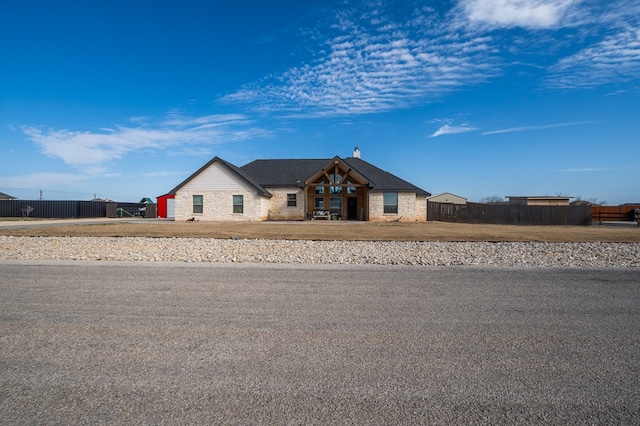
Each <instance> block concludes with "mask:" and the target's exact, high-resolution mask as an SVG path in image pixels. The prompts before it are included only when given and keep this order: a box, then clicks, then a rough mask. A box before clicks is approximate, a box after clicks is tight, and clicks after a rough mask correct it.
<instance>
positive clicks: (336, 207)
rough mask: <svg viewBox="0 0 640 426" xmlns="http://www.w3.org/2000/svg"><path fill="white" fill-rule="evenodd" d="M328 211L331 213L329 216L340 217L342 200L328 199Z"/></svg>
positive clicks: (336, 198)
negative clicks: (335, 215)
mask: <svg viewBox="0 0 640 426" xmlns="http://www.w3.org/2000/svg"><path fill="white" fill-rule="evenodd" d="M329 211H331V214H337V215H342V198H338V197H331V198H330V199H329Z"/></svg>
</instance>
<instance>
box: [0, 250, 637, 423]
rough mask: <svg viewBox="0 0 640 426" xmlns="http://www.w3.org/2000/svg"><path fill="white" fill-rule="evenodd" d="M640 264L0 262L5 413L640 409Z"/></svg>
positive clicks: (73, 418) (540, 416)
mask: <svg viewBox="0 0 640 426" xmlns="http://www.w3.org/2000/svg"><path fill="white" fill-rule="evenodd" d="M638 366H640V269H634V268H629V269H608V270H604V269H515V268H512V269H484V268H420V267H379V266H378V267H376V266H346V267H338V266H304V265H288V266H276V265H264V266H261V265H247V264H244V265H208V264H151V263H137V264H136V263H124V262H123V263H106V262H104V263H99V262H92V263H84V262H66V263H54V262H20V261H3V262H0V424H52V423H57V424H77V423H83V424H98V423H102V424H105V423H108V424H194V423H196V424H258V423H263V424H323V425H324V424H415V423H428V424H469V423H474V422H475V423H482V424H505V423H507V424H522V423H530V424H531V423H535V424H540V423H547V424H549V423H552V424H567V423H571V424H577V423H592V424H593V423H601V424H602V423H604V424H638V423H640V387H639V386H638V383H640V369H639V368H638Z"/></svg>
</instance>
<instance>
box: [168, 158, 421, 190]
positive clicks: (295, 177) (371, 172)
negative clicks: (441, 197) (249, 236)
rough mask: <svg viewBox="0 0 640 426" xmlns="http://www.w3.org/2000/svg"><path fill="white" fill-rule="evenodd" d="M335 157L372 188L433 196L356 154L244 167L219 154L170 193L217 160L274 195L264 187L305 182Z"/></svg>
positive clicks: (259, 162)
mask: <svg viewBox="0 0 640 426" xmlns="http://www.w3.org/2000/svg"><path fill="white" fill-rule="evenodd" d="M336 159H337V160H340V161H342V162H344V163H345V164H346V165H347V166H348V167H350V168H352V169H353V170H354V171H355V172H357V173H359V174H360V175H361V176H363V177H364V178H365V179H367V181H368V183H369V187H370V188H371V191H375V192H381V191H397V192H415V193H416V194H418V195H426V196H427V197H428V196H430V195H431V194H430V193H428V192H427V191H425V190H423V189H421V188H418V187H417V186H415V185H413V184H411V183H409V182H407V181H405V180H403V179H400V178H399V177H397V176H395V175H393V174H391V173H389V172H387V171H385V170H382V169H380V168H378V167H376V166H374V165H373V164H371V163H367V162H366V161H364V160H362V159H360V158H355V157H348V158H340V157H334V158H317V159H283V160H255V161H252V162H251V163H248V164H245V165H244V166H242V167H236V166H234V165H233V164H231V163H229V162H227V161H225V160H223V159H221V158H219V157H214V158H213V159H212V160H211V161H209V162H208V163H207V164H205V165H204V166H202V167H201V168H200V169H198V170H197V171H196V172H195V173H193V174H192V175H191V176H189V177H188V178H187V179H185V180H184V181H183V182H182V183H180V184H179V185H178V186H176V187H175V188H173V189H172V190H171V191H170V192H169V194H173V195H175V194H176V192H177V191H178V190H179V189H180V188H181V187H182V186H184V185H185V184H187V183H188V182H189V181H190V180H192V179H193V178H194V177H196V176H197V175H198V174H200V173H201V172H202V171H203V170H205V169H206V168H207V167H209V166H210V165H211V164H213V163H214V162H216V161H218V162H220V163H222V164H224V165H225V166H227V167H228V168H229V169H231V170H232V171H234V172H235V173H237V174H238V175H239V176H240V177H242V178H243V179H245V180H246V181H247V182H248V183H250V184H251V185H252V186H254V187H255V188H256V189H257V190H258V193H259V194H262V195H266V196H271V194H270V193H269V191H267V190H266V189H265V188H269V187H271V188H274V187H292V186H301V185H304V182H305V181H306V180H308V179H309V178H311V177H312V176H313V175H315V174H317V173H318V172H319V171H320V170H322V169H323V168H325V167H327V166H329V165H331V164H333V162H334V161H335V160H336Z"/></svg>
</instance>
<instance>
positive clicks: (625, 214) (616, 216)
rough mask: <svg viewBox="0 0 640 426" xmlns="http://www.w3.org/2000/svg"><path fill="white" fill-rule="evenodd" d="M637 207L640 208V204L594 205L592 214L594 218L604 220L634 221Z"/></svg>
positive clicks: (600, 221)
mask: <svg viewBox="0 0 640 426" xmlns="http://www.w3.org/2000/svg"><path fill="white" fill-rule="evenodd" d="M636 209H640V204H623V205H620V206H592V207H591V214H592V216H593V220H597V221H598V223H599V224H600V225H602V222H609V221H611V222H634V221H636V220H637V219H636Z"/></svg>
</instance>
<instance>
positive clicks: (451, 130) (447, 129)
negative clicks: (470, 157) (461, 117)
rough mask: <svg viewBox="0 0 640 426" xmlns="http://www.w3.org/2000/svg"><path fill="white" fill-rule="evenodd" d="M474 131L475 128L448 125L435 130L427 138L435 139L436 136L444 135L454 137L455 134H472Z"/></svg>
mask: <svg viewBox="0 0 640 426" xmlns="http://www.w3.org/2000/svg"><path fill="white" fill-rule="evenodd" d="M475 130H478V129H476V128H475V127H467V126H450V125H448V124H445V125H444V126H442V127H440V128H439V129H438V130H436V131H435V132H434V133H433V134H432V135H431V136H429V137H430V138H436V137H438V136H444V135H454V134H457V133H467V132H473V131H475Z"/></svg>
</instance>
